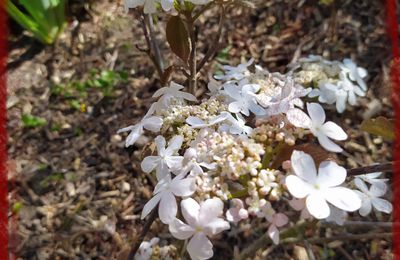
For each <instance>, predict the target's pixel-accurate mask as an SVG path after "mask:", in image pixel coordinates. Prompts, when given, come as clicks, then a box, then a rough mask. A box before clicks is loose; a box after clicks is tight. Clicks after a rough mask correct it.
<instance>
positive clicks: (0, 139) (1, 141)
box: [0, 0, 9, 259]
mask: <svg viewBox="0 0 400 260" xmlns="http://www.w3.org/2000/svg"><path fill="white" fill-rule="evenodd" d="M5 1H6V0H0V5H1V6H0V241H1V243H0V259H9V254H8V252H9V250H8V248H9V247H8V242H9V234H8V199H7V198H8V181H7V179H8V178H7V128H6V124H7V110H6V100H7V87H6V82H7V80H6V64H7V34H8V23H7V15H6V12H5V8H3V7H5V3H6V2H5Z"/></svg>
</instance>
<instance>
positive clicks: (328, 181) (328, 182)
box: [317, 161, 347, 187]
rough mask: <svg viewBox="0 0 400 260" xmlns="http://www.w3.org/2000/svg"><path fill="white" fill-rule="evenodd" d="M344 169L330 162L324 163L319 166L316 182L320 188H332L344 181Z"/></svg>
mask: <svg viewBox="0 0 400 260" xmlns="http://www.w3.org/2000/svg"><path fill="white" fill-rule="evenodd" d="M346 176H347V171H346V169H345V168H343V167H341V166H339V165H337V163H335V162H332V161H324V162H322V163H321V164H320V165H319V169H318V178H317V182H318V184H319V185H320V186H321V187H334V186H338V185H340V184H342V183H343V182H344V181H345V180H346Z"/></svg>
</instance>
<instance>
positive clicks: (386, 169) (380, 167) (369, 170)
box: [347, 162, 393, 175]
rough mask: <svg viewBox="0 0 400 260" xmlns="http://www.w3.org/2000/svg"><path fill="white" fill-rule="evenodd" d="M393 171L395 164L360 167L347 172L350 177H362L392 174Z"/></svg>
mask: <svg viewBox="0 0 400 260" xmlns="http://www.w3.org/2000/svg"><path fill="white" fill-rule="evenodd" d="M391 171H393V162H388V163H382V164H377V165H371V166H365V167H358V168H353V169H350V170H347V174H348V175H360V174H367V173H372V172H391Z"/></svg>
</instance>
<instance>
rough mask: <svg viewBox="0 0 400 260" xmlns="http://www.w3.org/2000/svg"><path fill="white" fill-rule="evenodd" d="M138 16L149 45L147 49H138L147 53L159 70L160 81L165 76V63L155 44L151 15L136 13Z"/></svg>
mask: <svg viewBox="0 0 400 260" xmlns="http://www.w3.org/2000/svg"><path fill="white" fill-rule="evenodd" d="M136 15H137V16H139V21H140V25H141V27H142V30H143V35H144V38H145V39H146V44H147V49H143V48H139V47H138V49H139V50H140V51H142V52H145V53H146V54H147V55H148V56H149V58H150V60H151V61H152V63H153V65H154V67H155V68H156V70H157V74H158V77H159V78H160V79H162V78H163V75H164V71H163V63H162V59H161V54H160V50H159V48H158V45H157V44H156V43H155V42H154V41H155V36H154V30H153V27H152V26H151V25H152V19H151V17H150V18H149V15H145V14H143V13H139V12H136ZM146 18H147V20H148V21H149V23H150V25H149V28H150V33H149V30H148V29H147V23H146ZM150 19H151V21H150ZM157 52H158V54H157ZM154 53H155V54H154Z"/></svg>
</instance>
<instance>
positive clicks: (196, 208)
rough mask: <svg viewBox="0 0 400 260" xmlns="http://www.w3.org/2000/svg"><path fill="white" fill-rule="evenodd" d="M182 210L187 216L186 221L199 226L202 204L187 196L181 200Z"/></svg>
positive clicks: (184, 215)
mask: <svg viewBox="0 0 400 260" xmlns="http://www.w3.org/2000/svg"><path fill="white" fill-rule="evenodd" d="M181 211H182V215H183V217H184V218H185V220H186V222H187V223H188V224H189V225H190V226H192V227H195V226H197V223H198V222H199V221H198V217H199V212H200V205H199V203H197V201H195V200H194V199H192V198H187V199H184V200H182V201H181Z"/></svg>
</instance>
